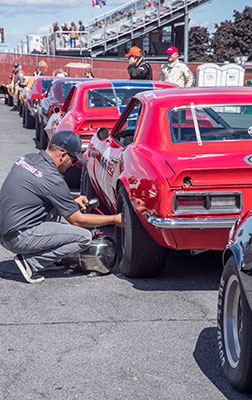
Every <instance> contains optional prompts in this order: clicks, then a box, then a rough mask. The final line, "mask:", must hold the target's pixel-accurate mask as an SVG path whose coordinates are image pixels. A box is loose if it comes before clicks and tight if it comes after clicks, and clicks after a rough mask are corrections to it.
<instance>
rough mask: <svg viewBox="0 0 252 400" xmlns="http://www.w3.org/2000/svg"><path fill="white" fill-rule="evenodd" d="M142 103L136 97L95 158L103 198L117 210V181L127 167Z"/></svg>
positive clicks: (99, 187) (99, 189)
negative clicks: (128, 154)
mask: <svg viewBox="0 0 252 400" xmlns="http://www.w3.org/2000/svg"><path fill="white" fill-rule="evenodd" d="M140 113H141V103H140V102H139V101H138V100H136V99H134V100H132V101H131V102H130V104H129V105H128V107H127V108H126V110H125V112H124V113H123V115H122V116H121V118H120V119H119V121H118V122H117V124H116V125H115V128H114V129H113V131H112V134H111V135H110V136H109V138H108V139H107V140H106V141H105V142H103V143H100V146H99V152H98V153H97V157H96V160H95V168H94V171H95V180H96V182H97V183H98V187H97V190H98V191H99V195H100V196H101V198H104V200H105V202H106V204H107V205H108V206H109V208H110V209H113V210H115V208H116V202H117V192H116V187H117V181H118V179H119V177H120V176H121V174H122V173H123V171H124V169H126V168H127V159H128V157H127V153H128V152H129V148H130V146H131V145H132V144H133V143H134V138H135V134H136V132H137V126H138V120H139V116H140Z"/></svg>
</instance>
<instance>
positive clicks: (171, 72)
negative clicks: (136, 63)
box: [160, 46, 194, 87]
mask: <svg viewBox="0 0 252 400" xmlns="http://www.w3.org/2000/svg"><path fill="white" fill-rule="evenodd" d="M165 53H166V54H167V55H168V63H165V64H163V65H162V67H161V75H160V80H161V81H167V82H171V83H176V84H177V85H179V86H181V87H191V86H192V85H193V83H194V76H193V74H192V72H191V71H190V69H189V68H188V67H187V65H186V64H184V63H182V62H181V61H179V59H178V49H177V47H174V46H170V47H169V48H168V49H167V51H166V52H165Z"/></svg>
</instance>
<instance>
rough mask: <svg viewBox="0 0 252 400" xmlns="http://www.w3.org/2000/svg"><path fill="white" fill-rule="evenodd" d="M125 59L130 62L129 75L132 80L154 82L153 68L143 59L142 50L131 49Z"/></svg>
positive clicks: (134, 47) (135, 47)
mask: <svg viewBox="0 0 252 400" xmlns="http://www.w3.org/2000/svg"><path fill="white" fill-rule="evenodd" d="M125 57H127V58H128V60H129V66H128V73H129V76H130V79H148V80H152V69H151V66H150V64H148V63H147V62H146V61H145V59H144V58H143V55H142V50H141V49H140V48H139V47H137V46H133V47H131V48H130V49H129V52H128V53H127V54H125Z"/></svg>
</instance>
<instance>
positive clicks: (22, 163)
mask: <svg viewBox="0 0 252 400" xmlns="http://www.w3.org/2000/svg"><path fill="white" fill-rule="evenodd" d="M15 164H16V165H18V166H20V167H22V168H24V169H26V170H27V171H29V172H30V173H31V174H33V175H35V176H36V177H37V178H43V173H42V172H41V171H39V170H38V169H37V168H35V167H33V166H32V165H30V164H29V163H28V162H26V161H25V160H24V157H21V158H20V159H19V160H18V161H16V162H15Z"/></svg>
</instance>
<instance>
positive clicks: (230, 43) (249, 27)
mask: <svg viewBox="0 0 252 400" xmlns="http://www.w3.org/2000/svg"><path fill="white" fill-rule="evenodd" d="M233 17H234V22H232V21H227V20H226V21H224V22H221V24H220V25H218V24H216V25H215V29H216V31H215V32H214V33H213V36H212V38H211V49H212V53H213V61H215V62H224V61H234V58H235V57H236V56H241V55H243V56H247V57H248V58H249V59H252V24H251V21H252V7H245V9H244V11H243V12H241V13H240V12H239V11H236V10H234V14H233Z"/></svg>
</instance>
